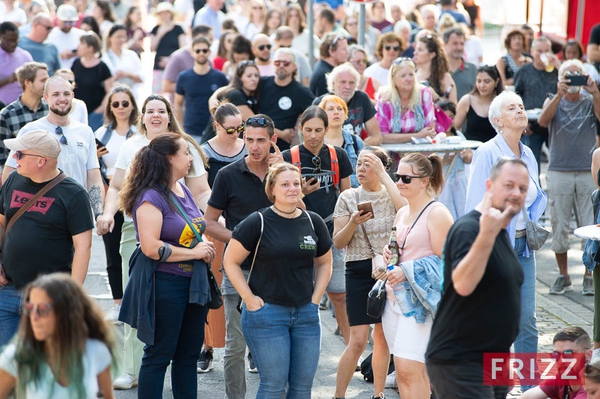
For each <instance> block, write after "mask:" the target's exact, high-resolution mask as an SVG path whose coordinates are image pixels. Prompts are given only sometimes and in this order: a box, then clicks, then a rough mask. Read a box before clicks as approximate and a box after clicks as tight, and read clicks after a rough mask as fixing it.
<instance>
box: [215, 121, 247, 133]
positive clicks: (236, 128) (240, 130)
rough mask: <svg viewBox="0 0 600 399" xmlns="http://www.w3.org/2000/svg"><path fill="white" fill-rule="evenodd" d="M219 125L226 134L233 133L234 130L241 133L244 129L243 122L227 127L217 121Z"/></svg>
mask: <svg viewBox="0 0 600 399" xmlns="http://www.w3.org/2000/svg"><path fill="white" fill-rule="evenodd" d="M217 123H219V122H217ZM219 125H221V127H222V128H223V129H225V133H227V134H234V133H235V132H237V133H240V134H241V133H244V131H245V130H246V126H245V125H244V124H243V123H242V124H241V125H239V126H238V127H229V128H227V127H225V126H223V125H222V124H220V123H219Z"/></svg>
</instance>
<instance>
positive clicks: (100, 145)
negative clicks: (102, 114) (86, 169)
mask: <svg viewBox="0 0 600 399" xmlns="http://www.w3.org/2000/svg"><path fill="white" fill-rule="evenodd" d="M96 146H98V147H105V145H104V143H103V142H101V141H100V140H98V139H96Z"/></svg>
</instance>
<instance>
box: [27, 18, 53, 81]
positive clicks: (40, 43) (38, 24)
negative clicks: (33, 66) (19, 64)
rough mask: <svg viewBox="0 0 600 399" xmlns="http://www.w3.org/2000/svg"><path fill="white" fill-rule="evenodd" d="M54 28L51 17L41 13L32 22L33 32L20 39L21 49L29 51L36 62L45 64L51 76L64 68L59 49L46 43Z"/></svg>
mask: <svg viewBox="0 0 600 399" xmlns="http://www.w3.org/2000/svg"><path fill="white" fill-rule="evenodd" d="M53 28H54V25H53V24H52V19H51V18H50V15H48V14H42V13H40V14H37V15H36V16H35V17H34V18H33V20H32V21H31V32H29V33H28V34H27V36H24V37H22V38H21V39H19V47H20V48H22V49H23V50H25V51H28V52H29V54H31V56H32V57H33V60H34V61H37V62H43V63H45V64H46V65H47V66H48V75H50V76H52V75H54V71H56V70H57V69H60V68H61V67H62V62H61V60H60V54H59V53H58V49H57V48H56V46H55V45H54V44H52V43H49V42H47V41H46V40H47V39H48V35H49V34H50V32H51V31H52V29H53Z"/></svg>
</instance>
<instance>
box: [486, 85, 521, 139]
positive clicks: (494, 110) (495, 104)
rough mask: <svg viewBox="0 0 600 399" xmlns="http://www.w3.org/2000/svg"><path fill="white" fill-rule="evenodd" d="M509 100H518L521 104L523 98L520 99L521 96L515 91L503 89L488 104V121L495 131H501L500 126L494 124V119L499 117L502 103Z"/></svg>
mask: <svg viewBox="0 0 600 399" xmlns="http://www.w3.org/2000/svg"><path fill="white" fill-rule="evenodd" d="M509 100H516V101H518V102H520V103H521V104H523V100H522V99H521V96H519V95H518V94H517V93H515V92H513V91H508V90H505V91H503V92H502V93H500V94H498V95H497V96H496V97H495V98H494V99H493V100H492V103H491V104H490V110H489V113H488V118H489V120H490V123H491V124H492V127H493V128H494V130H496V132H498V133H501V130H500V126H498V125H497V124H496V122H494V119H496V118H498V119H499V118H500V115H501V114H502V106H503V105H504V104H506V102H507V101H509Z"/></svg>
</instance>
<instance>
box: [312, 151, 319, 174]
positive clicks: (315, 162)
mask: <svg viewBox="0 0 600 399" xmlns="http://www.w3.org/2000/svg"><path fill="white" fill-rule="evenodd" d="M311 161H312V163H313V165H314V167H315V170H314V172H313V173H314V174H315V175H318V174H319V173H321V158H319V157H318V156H316V155H315V156H314V157H312V159H311Z"/></svg>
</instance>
